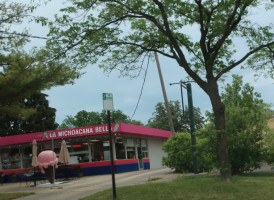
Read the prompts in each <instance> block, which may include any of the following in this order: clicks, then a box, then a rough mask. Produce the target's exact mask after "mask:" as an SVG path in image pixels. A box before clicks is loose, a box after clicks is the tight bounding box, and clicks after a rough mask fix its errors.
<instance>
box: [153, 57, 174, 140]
mask: <svg viewBox="0 0 274 200" xmlns="http://www.w3.org/2000/svg"><path fill="white" fill-rule="evenodd" d="M154 55H155V60H156V64H157V68H158V73H159V78H160V82H161V86H162V91H163V96H164V100H165V105H166V110H167V115H168V121H169V126H170V131H171V133H172V135H174V134H175V130H174V125H173V120H172V116H171V112H170V108H169V104H168V99H167V95H166V89H165V84H164V80H163V76H162V71H161V67H160V63H159V59H158V55H157V53H156V52H154Z"/></svg>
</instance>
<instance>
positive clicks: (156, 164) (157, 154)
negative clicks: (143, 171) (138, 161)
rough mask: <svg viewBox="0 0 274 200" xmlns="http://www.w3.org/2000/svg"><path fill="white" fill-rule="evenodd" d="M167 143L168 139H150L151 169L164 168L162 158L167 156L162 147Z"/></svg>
mask: <svg viewBox="0 0 274 200" xmlns="http://www.w3.org/2000/svg"><path fill="white" fill-rule="evenodd" d="M165 141H166V139H162V138H148V154H149V155H148V157H149V159H150V168H151V169H155V168H161V167H163V165H162V157H163V156H166V154H165V153H164V151H163V150H162V146H163V144H164V142H165Z"/></svg>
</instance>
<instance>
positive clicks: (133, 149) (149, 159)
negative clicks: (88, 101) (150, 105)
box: [0, 123, 171, 176]
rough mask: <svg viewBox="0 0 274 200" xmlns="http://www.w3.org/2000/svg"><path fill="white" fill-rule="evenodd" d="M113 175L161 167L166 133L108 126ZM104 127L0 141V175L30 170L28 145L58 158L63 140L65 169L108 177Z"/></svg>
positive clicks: (2, 139)
mask: <svg viewBox="0 0 274 200" xmlns="http://www.w3.org/2000/svg"><path fill="white" fill-rule="evenodd" d="M111 127H112V128H111V129H112V134H113V152H114V165H115V172H116V173H121V172H128V171H134V170H141V169H151V168H160V167H162V162H161V160H162V157H163V156H164V152H163V150H162V145H163V143H164V142H165V141H166V140H167V139H168V138H169V137H170V136H171V132H170V131H164V130H159V129H153V128H148V127H142V126H137V125H131V124H124V123H115V124H111ZM108 133H109V130H108V125H97V126H89V127H80V128H73V129H65V130H54V131H45V132H38V133H29V134H23V135H15V136H7V137H2V138H0V161H1V163H2V165H0V173H2V174H3V175H12V174H18V173H20V172H23V171H24V172H25V171H29V170H32V169H33V167H32V166H31V161H32V155H31V154H32V142H33V140H36V141H37V147H38V150H37V151H38V154H39V153H40V152H42V151H45V150H52V149H53V150H54V152H55V153H56V154H57V156H58V154H59V152H60V148H61V141H62V139H64V140H65V141H66V143H67V147H68V150H69V152H70V157H71V162H70V163H69V164H68V165H69V166H77V167H78V168H80V169H81V170H82V172H83V175H84V176H89V175H97V174H108V173H111V167H110V147H109V146H110V145H109V144H110V143H109V134H108Z"/></svg>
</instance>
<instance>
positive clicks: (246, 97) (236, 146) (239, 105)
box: [201, 75, 271, 174]
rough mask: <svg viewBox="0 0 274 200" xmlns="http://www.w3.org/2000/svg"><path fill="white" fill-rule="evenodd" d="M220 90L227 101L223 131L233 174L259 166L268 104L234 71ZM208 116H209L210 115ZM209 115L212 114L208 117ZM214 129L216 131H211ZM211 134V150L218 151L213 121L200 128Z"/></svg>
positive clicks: (206, 133) (204, 132) (207, 135)
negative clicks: (234, 73) (230, 78)
mask: <svg viewBox="0 0 274 200" xmlns="http://www.w3.org/2000/svg"><path fill="white" fill-rule="evenodd" d="M224 89H225V90H224V92H223V93H222V99H223V102H224V103H225V105H226V133H227V141H228V153H229V156H230V162H231V169H232V173H233V174H239V173H243V172H245V171H249V170H253V169H256V168H259V167H260V164H261V162H262V161H263V160H264V141H267V140H264V139H263V137H264V136H263V133H264V132H265V131H266V130H267V118H268V117H269V116H270V115H271V111H270V105H267V104H265V103H263V100H262V99H261V98H260V94H259V93H257V92H254V88H253V87H251V86H250V85H249V84H245V85H243V81H242V77H240V76H237V75H233V82H232V84H231V85H230V84H227V85H226V87H225V88H224ZM209 118H211V117H209ZM211 119H212V118H211ZM214 133H215V134H214ZM201 135H204V137H208V138H210V141H212V143H209V144H208V145H209V146H211V147H210V148H211V151H212V152H217V150H216V149H214V148H216V144H217V134H216V131H215V130H214V126H213V125H209V126H208V127H207V129H205V130H203V131H202V132H201Z"/></svg>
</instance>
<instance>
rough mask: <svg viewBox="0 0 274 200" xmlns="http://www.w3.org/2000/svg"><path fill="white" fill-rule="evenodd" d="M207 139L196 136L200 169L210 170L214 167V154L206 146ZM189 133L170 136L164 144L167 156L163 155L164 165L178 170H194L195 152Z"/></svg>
mask: <svg viewBox="0 0 274 200" xmlns="http://www.w3.org/2000/svg"><path fill="white" fill-rule="evenodd" d="M206 144H207V139H199V138H197V137H196V149H197V152H196V153H197V157H198V164H199V171H209V170H210V169H212V167H213V162H212V159H211V157H212V155H211V152H209V151H208V150H207V149H206V148H207V146H206ZM192 147H193V146H192V144H191V136H190V134H189V133H178V134H175V135H173V136H172V137H170V138H169V139H168V140H167V142H165V143H164V145H163V150H164V151H165V152H166V153H167V157H163V159H162V162H163V165H165V166H167V167H170V168H172V169H175V170H176V171H178V172H193V171H194V167H193V153H192Z"/></svg>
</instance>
